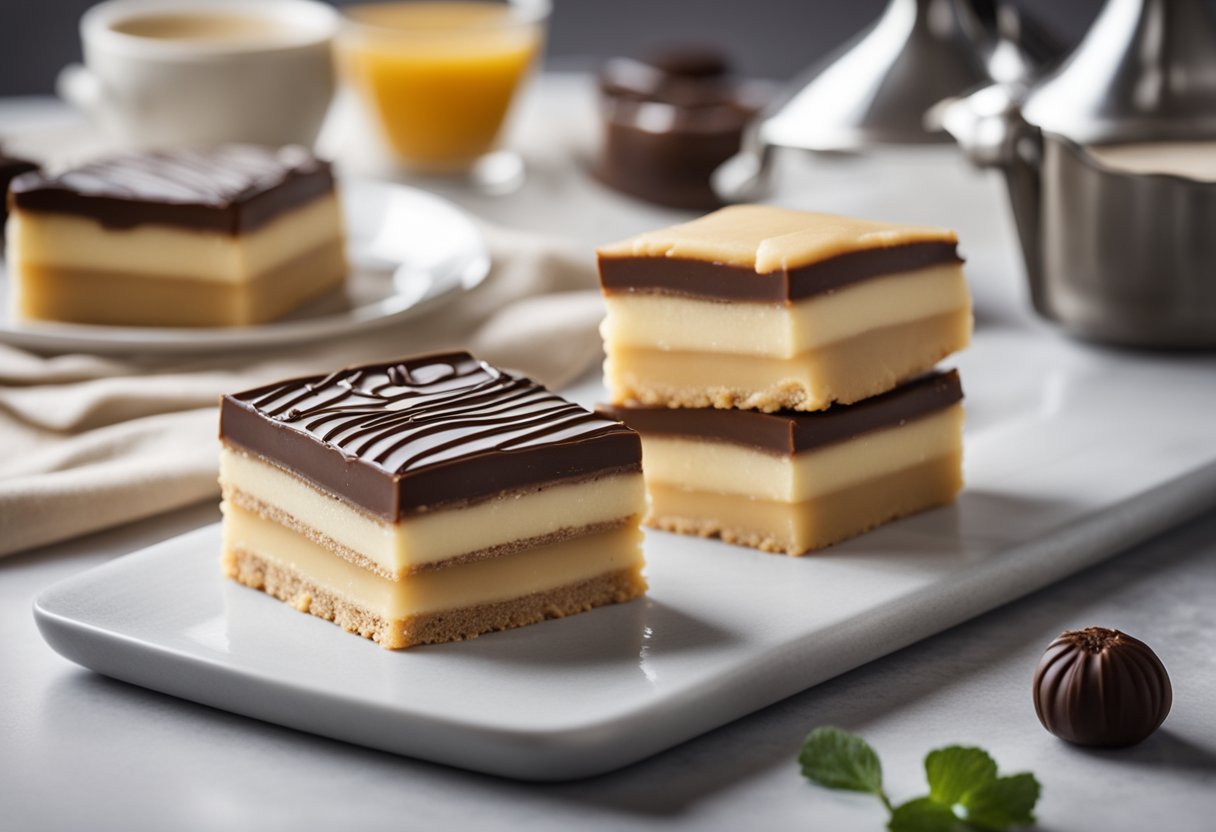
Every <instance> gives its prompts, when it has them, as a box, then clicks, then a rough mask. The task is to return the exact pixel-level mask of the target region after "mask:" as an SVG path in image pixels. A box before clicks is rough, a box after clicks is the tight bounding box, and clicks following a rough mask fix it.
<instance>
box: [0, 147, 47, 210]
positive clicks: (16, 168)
mask: <svg viewBox="0 0 1216 832" xmlns="http://www.w3.org/2000/svg"><path fill="white" fill-rule="evenodd" d="M35 170H38V166H37V165H35V164H34V163H33V162H27V161H26V160H25V159H18V158H16V157H14V156H9V155H8V154H7V153H5V152H4V148H3V147H0V226H2V225H3V224H4V221H5V220H6V219H7V218H8V186H9V183H10V182H12V181H13V180H14V179H15V178H17V177H18V176H20V175H21V174H23V173H29V172H30V171H35Z"/></svg>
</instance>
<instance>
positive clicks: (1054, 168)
mask: <svg viewBox="0 0 1216 832" xmlns="http://www.w3.org/2000/svg"><path fill="white" fill-rule="evenodd" d="M931 117H935V118H936V119H939V120H940V124H941V126H943V127H944V128H945V129H946V130H947V131H948V132H949V133H951V134H952V135H953V136H954V137H955V138H956V139H957V140H958V142H959V144H960V145H961V146H962V147H963V148H964V150H966V152H967V153H968V155H969V156H970V157H971V158H972V159H973V160H974V161H975V162H977V163H979V164H981V165H985V166H994V167H997V168H1000V169H1001V170H1002V172H1003V173H1004V176H1005V180H1006V183H1007V185H1008V190H1009V197H1010V200H1011V202H1012V205H1013V213H1014V217H1015V221H1016V223H1017V229H1018V234H1019V237H1020V238H1021V244H1022V251H1023V255H1024V259H1025V264H1026V273H1027V275H1028V277H1029V281H1030V289H1031V298H1032V301H1033V303H1034V306H1035V308H1036V309H1037V310H1038V311H1039V313H1041V314H1042V315H1044V316H1045V317H1047V318H1049V319H1051V320H1053V321H1056V322H1058V323H1060V324H1061V325H1062V326H1063V327H1064V328H1065V329H1067V330H1068V331H1069V332H1071V333H1073V334H1076V335H1079V336H1081V337H1084V338H1090V339H1095V340H1099V341H1104V342H1109V343H1115V344H1124V345H1129V346H1147V347H1198V348H1216V26H1213V22H1212V20H1211V18H1210V17H1209V11H1208V9H1207V8H1205V6H1204V4H1203V3H1202V2H1201V0H1109V2H1108V3H1107V5H1106V7H1105V8H1104V9H1103V11H1102V13H1101V15H1100V16H1099V18H1098V20H1097V21H1096V22H1095V24H1094V26H1093V28H1092V29H1091V30H1090V32H1089V33H1088V34H1087V36H1086V38H1085V40H1084V41H1082V43H1081V45H1080V46H1078V48H1077V50H1076V51H1075V52H1074V53H1073V54H1072V55H1071V56H1070V57H1069V59H1068V60H1067V61H1066V62H1065V63H1064V64H1063V65H1062V66H1061V67H1060V68H1059V69H1058V70H1057V71H1056V72H1054V73H1053V74H1051V75H1050V76H1048V77H1047V78H1046V79H1045V80H1044V81H1043V82H1042V83H1041V84H1038V85H1036V87H1035V88H1034V89H1033V90H1029V91H1027V90H1025V89H1021V88H1019V87H1017V86H1015V85H1003V86H992V87H987V88H985V89H982V90H980V91H978V92H975V93H973V94H971V95H969V96H967V97H966V98H963V99H958V100H955V101H952V102H948V103H947V104H945V105H943V106H942V107H940V108H938V109H937V111H936V113H935V116H931Z"/></svg>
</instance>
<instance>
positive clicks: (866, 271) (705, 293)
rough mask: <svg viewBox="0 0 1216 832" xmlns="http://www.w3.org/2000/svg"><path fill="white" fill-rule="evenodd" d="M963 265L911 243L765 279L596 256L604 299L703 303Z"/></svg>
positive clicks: (947, 253)
mask: <svg viewBox="0 0 1216 832" xmlns="http://www.w3.org/2000/svg"><path fill="white" fill-rule="evenodd" d="M962 262H963V261H962V258H960V257H959V256H958V246H957V245H956V244H955V243H913V244H911V245H903V246H893V247H890V248H875V249H868V250H866V251H854V252H850V253H848V254H842V255H839V256H837V257H832V258H830V259H828V260H821V261H819V262H817V263H812V264H811V265H809V266H801V267H799V268H795V269H788V270H783V271H778V272H769V273H767V274H757V273H756V272H754V271H752V270H751V269H746V268H743V267H741V266H731V265H726V264H723V263H707V262H705V261H702V260H690V259H684V258H678V257H600V258H599V267H600V286H601V287H602V288H603V290H604V292H605V293H606V294H614V293H625V292H654V293H657V294H664V295H682V296H686V297H693V298H704V299H708V300H725V301H756V302H761V303H781V302H785V301H794V300H801V299H803V298H807V297H811V296H813V295H818V294H823V293H824V292H829V291H831V290H833V289H838V288H840V287H842V286H847V285H849V284H850V283H859V282H861V281H863V280H868V279H870V278H872V277H882V276H883V275H888V274H896V273H899V272H908V271H913V270H915V269H923V268H926V267H928V266H936V265H940V264H948V263H962Z"/></svg>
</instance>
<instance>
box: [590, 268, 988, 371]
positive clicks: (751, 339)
mask: <svg viewBox="0 0 1216 832" xmlns="http://www.w3.org/2000/svg"><path fill="white" fill-rule="evenodd" d="M970 303H971V300H970V296H969V294H968V291H967V282H966V280H965V279H964V278H963V270H962V267H961V266H959V265H958V264H956V263H950V264H945V265H942V264H938V265H933V266H928V267H925V268H922V269H918V270H915V271H909V272H901V273H898V274H889V275H884V276H882V277H874V278H871V279H868V280H864V281H861V282H858V283H853V284H850V285H848V286H845V287H843V288H840V289H839V290H838V291H834V292H830V293H823V294H818V295H814V296H812V297H809V298H806V299H804V300H800V301H795V302H792V303H759V302H736V303H725V302H722V301H714V300H702V299H696V298H691V297H677V296H673V295H668V294H656V293H649V292H641V293H623V294H622V293H610V294H608V295H607V296H606V297H605V304H606V306H607V310H608V314H607V317H606V318H605V319H604V324H603V326H602V327H601V332H602V334H603V336H604V340H605V341H607V342H609V344H611V345H612V346H614V347H650V348H654V349H662V350H677V351H704V352H715V353H733V354H740V355H760V356H768V357H770V358H793V357H794V356H796V355H798V354H799V353H803V352H806V351H807V350H810V349H815V348H817V347H823V346H826V345H828V344H831V343H833V342H835V341H842V340H844V339H847V338H852V337H854V336H857V335H860V334H862V333H864V332H868V331H870V330H874V329H879V328H882V327H886V326H894V325H896V324H901V323H909V322H911V321H915V320H918V319H920V318H926V317H932V316H934V315H942V314H945V313H948V312H953V311H956V310H960V309H965V308H967V307H968V306H970Z"/></svg>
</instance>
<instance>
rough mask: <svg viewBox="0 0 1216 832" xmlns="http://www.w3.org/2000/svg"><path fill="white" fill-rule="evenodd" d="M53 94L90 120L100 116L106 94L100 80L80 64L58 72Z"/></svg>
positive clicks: (66, 67)
mask: <svg viewBox="0 0 1216 832" xmlns="http://www.w3.org/2000/svg"><path fill="white" fill-rule="evenodd" d="M55 92H57V93H58V94H59V97H60V98H62V99H63V100H64V101H66V102H68V103H69V104H71V105H72V106H73V107H75V108H76V109H78V110H82V111H84V113H85V114H86V115H88V116H90V117H91V118H94V119H96V118H97V117H98V116H99V115H100V114H101V109H102V106H103V104H104V101H105V98H106V93H105V89H104V88H103V87H102V84H101V80H100V79H99V78H98V77H97V76H96V75H94V74H93V73H92V72H91V71H90V70H89V69H88V67H86V66H84V65H82V64H68V65H67V66H65V67H64V68H63V69H61V70H59V77H58V78H57V79H55Z"/></svg>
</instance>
